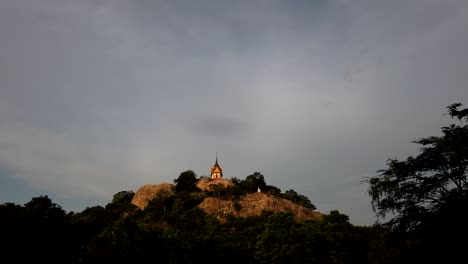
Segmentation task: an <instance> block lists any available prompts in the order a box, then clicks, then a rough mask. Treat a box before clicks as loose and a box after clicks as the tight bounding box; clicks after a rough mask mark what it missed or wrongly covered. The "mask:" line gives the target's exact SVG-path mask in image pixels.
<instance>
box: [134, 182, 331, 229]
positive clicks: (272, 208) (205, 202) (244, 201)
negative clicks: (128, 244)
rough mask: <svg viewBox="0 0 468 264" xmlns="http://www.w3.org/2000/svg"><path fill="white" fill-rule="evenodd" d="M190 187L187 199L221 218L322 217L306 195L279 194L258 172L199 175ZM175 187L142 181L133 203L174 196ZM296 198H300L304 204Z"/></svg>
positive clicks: (301, 218) (138, 205)
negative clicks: (236, 176)
mask: <svg viewBox="0 0 468 264" xmlns="http://www.w3.org/2000/svg"><path fill="white" fill-rule="evenodd" d="M192 180H193V179H192ZM179 182H180V181H179ZM182 182H183V180H182ZM192 187H193V188H191V192H189V196H190V198H189V199H195V200H197V201H199V203H198V205H197V207H198V208H200V209H201V210H203V211H204V212H205V213H207V214H210V215H213V216H215V217H216V218H217V219H218V220H220V221H222V222H224V221H225V220H226V219H227V218H228V217H229V216H233V217H236V218H239V217H242V218H247V217H253V216H260V215H261V214H262V213H264V212H272V213H280V212H290V213H292V214H294V216H295V218H296V220H298V221H304V220H320V219H322V214H321V213H319V212H316V211H314V210H313V209H314V208H315V206H313V205H312V203H310V201H308V199H307V198H306V197H305V196H302V195H299V194H297V193H296V192H294V191H292V190H290V191H287V192H286V193H284V194H282V193H281V192H280V191H279V189H278V188H276V187H274V186H266V184H264V180H263V176H262V177H260V176H259V175H257V176H256V177H255V176H252V177H250V178H249V177H247V179H246V180H243V181H240V180H237V179H234V180H229V179H216V180H212V179H198V180H196V181H195V182H194V186H192ZM260 187H262V188H260ZM176 189H177V188H176V185H175V184H170V183H161V184H154V185H149V184H147V185H143V186H142V187H140V188H139V189H138V191H137V192H136V193H135V196H134V197H133V199H132V204H133V205H135V206H137V207H138V208H140V209H141V210H144V209H145V208H146V207H147V206H148V204H150V202H151V201H152V200H154V199H156V200H158V199H159V200H164V199H168V198H170V197H173V196H175V195H176ZM261 189H263V191H262V190H261ZM255 190H256V191H255ZM252 191H254V192H252ZM297 201H303V205H301V204H298V203H297ZM304 201H308V204H309V206H308V207H306V206H304V205H305V204H307V203H304Z"/></svg>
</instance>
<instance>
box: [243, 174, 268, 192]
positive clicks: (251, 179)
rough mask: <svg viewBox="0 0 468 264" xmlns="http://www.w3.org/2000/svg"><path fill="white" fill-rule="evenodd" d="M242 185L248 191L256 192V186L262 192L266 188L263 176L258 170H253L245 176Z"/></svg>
mask: <svg viewBox="0 0 468 264" xmlns="http://www.w3.org/2000/svg"><path fill="white" fill-rule="evenodd" d="M242 185H243V188H245V190H246V191H247V192H248V193H253V192H256V191H257V190H258V188H260V190H261V191H262V192H264V191H265V190H266V183H265V177H264V176H263V175H262V174H261V173H260V172H254V173H253V174H252V175H249V176H247V177H245V180H244V181H242Z"/></svg>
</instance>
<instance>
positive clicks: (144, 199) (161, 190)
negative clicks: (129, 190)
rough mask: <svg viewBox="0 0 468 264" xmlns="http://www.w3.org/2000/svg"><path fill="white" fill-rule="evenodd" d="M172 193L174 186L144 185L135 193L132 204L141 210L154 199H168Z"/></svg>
mask: <svg viewBox="0 0 468 264" xmlns="http://www.w3.org/2000/svg"><path fill="white" fill-rule="evenodd" d="M174 193H175V192H174V184H171V183H161V184H146V185H143V186H142V187H140V189H138V191H137V192H136V193H135V196H134V197H133V199H132V204H133V205H135V206H137V207H138V208H140V209H141V210H143V209H145V207H146V206H147V205H148V203H149V202H150V201H151V200H152V199H154V198H155V197H157V196H159V197H169V196H171V195H174Z"/></svg>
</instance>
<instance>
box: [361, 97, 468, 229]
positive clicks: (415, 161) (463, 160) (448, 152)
mask: <svg viewBox="0 0 468 264" xmlns="http://www.w3.org/2000/svg"><path fill="white" fill-rule="evenodd" d="M460 106H461V104H460V103H457V104H452V105H450V106H448V107H447V108H448V113H449V115H450V116H452V118H453V117H456V118H457V119H459V121H460V125H458V124H450V125H449V126H447V127H442V135H441V136H432V137H427V138H422V139H419V140H416V141H414V143H416V144H419V145H421V148H420V153H419V155H418V156H416V157H412V156H410V157H408V158H407V159H406V160H397V159H389V160H388V161H387V166H388V168H387V169H384V170H380V171H379V173H380V174H379V175H377V176H375V177H371V178H369V179H367V182H368V183H369V185H370V187H369V195H370V197H371V199H372V206H373V209H374V211H375V212H376V213H377V215H378V216H379V217H385V216H386V215H388V214H392V215H393V216H394V217H393V219H391V220H390V221H389V222H388V224H389V225H390V226H391V227H398V228H401V229H403V230H414V229H415V228H417V227H418V226H419V225H420V224H421V223H424V222H426V221H428V220H427V219H430V218H431V217H433V216H434V215H437V214H438V213H440V212H442V211H444V212H447V210H448V209H447V208H465V207H466V205H467V201H468V185H467V183H468V182H467V167H468V126H467V124H466V121H465V123H464V124H463V122H462V121H463V119H465V120H466V118H467V117H468V111H467V109H465V110H461V111H460V110H458V108H459V107H460Z"/></svg>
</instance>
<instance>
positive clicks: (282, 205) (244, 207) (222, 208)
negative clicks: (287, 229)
mask: <svg viewBox="0 0 468 264" xmlns="http://www.w3.org/2000/svg"><path fill="white" fill-rule="evenodd" d="M199 207H200V209H202V210H203V211H205V212H206V213H208V214H212V215H215V216H216V217H217V218H218V219H219V220H221V221H223V220H225V219H226V217H227V216H228V215H233V216H235V217H243V218H245V217H249V216H259V215H261V214H262V212H263V211H272V212H275V213H278V212H291V213H293V214H294V215H295V216H296V220H298V221H304V220H321V219H322V214H321V213H319V212H314V211H312V210H310V209H308V208H305V207H304V206H301V205H297V204H295V203H293V202H291V201H289V200H286V199H283V198H279V197H276V196H274V195H269V194H266V193H250V194H247V195H246V196H245V197H244V198H243V199H241V200H240V201H238V202H237V204H236V202H235V201H233V200H223V199H218V198H214V197H207V198H205V200H203V202H202V203H201V204H200V205H199Z"/></svg>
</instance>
